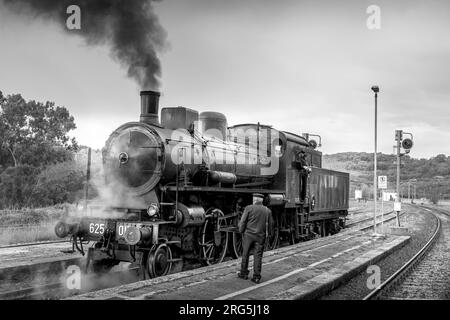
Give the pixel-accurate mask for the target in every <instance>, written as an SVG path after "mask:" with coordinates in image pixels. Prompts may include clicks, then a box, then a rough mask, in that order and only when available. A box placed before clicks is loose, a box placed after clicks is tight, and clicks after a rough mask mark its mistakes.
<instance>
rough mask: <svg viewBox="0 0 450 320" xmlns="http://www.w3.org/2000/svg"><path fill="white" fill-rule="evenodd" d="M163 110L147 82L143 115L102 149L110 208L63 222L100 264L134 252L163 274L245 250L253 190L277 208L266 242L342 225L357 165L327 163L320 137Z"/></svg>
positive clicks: (96, 266)
mask: <svg viewBox="0 0 450 320" xmlns="http://www.w3.org/2000/svg"><path fill="white" fill-rule="evenodd" d="M158 114H159V93H158V92H153V91H142V92H141V115H140V121H139V122H130V123H126V124H124V125H122V126H120V127H119V128H117V129H116V130H115V131H114V132H113V133H112V134H111V135H110V137H109V139H108V140H107V142H106V145H105V147H104V149H103V166H104V178H105V183H106V185H107V187H108V189H109V190H110V193H111V194H112V195H113V197H112V199H109V200H108V201H109V202H108V203H107V208H106V209H104V211H103V212H102V214H101V215H98V216H95V215H94V216H86V217H83V218H81V219H70V220H64V221H60V222H59V223H58V224H57V226H56V227H55V231H56V234H57V235H58V236H60V237H67V236H68V235H71V236H72V240H73V243H74V246H76V247H77V248H78V250H79V251H81V252H82V253H83V254H84V251H85V250H84V248H83V244H85V243H86V242H87V241H91V242H93V245H92V246H90V247H89V248H88V252H87V254H88V266H90V268H92V269H93V270H94V271H95V272H104V271H107V270H109V269H110V268H111V267H113V266H114V265H116V264H118V263H119V262H130V263H132V264H133V265H137V266H139V267H140V269H141V271H142V272H141V274H142V275H143V277H157V276H162V275H165V274H168V273H171V272H175V271H179V270H181V269H182V267H183V263H184V262H185V261H186V260H189V259H195V260H198V261H201V262H203V263H204V264H215V263H218V262H221V261H222V260H223V259H224V257H225V256H226V255H227V254H229V255H231V256H233V257H239V256H240V254H241V250H242V247H241V235H240V234H239V232H238V229H237V224H238V221H239V219H240V216H241V215H242V213H243V210H244V208H245V206H247V205H249V204H251V203H252V198H253V194H254V193H260V194H263V195H264V197H265V199H264V202H265V204H266V205H267V206H268V207H269V208H270V209H271V211H272V215H273V221H274V224H273V228H272V230H270V234H269V239H268V241H266V247H267V249H273V248H275V247H277V246H278V245H280V244H281V243H290V244H293V243H296V242H298V241H301V240H307V239H311V238H314V237H318V236H325V235H328V234H333V233H335V232H338V231H339V230H340V229H341V228H342V227H343V226H344V221H345V216H346V215H347V211H348V197H349V175H348V174H347V173H343V172H337V171H332V170H327V169H323V168H321V167H322V163H321V162H322V156H321V153H320V152H319V151H317V150H315V147H316V144H315V143H314V142H313V141H309V140H308V139H307V138H305V137H303V136H299V135H296V134H293V133H289V132H284V131H279V130H276V129H274V128H272V127H271V126H267V125H262V124H260V123H255V124H240V125H235V126H231V127H228V124H227V119H226V117H225V116H224V115H223V114H221V113H218V112H202V113H200V114H199V113H198V112H197V111H195V110H192V109H189V108H185V107H175V108H163V109H162V110H161V117H159V116H158ZM300 157H303V158H302V159H300ZM305 163H306V166H307V167H308V168H310V169H309V171H306V170H305V169H304V167H305Z"/></svg>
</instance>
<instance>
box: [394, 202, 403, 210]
mask: <svg viewBox="0 0 450 320" xmlns="http://www.w3.org/2000/svg"><path fill="white" fill-rule="evenodd" d="M394 211H398V212H400V211H402V203H401V202H397V201H396V202H394Z"/></svg>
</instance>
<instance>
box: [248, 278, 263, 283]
mask: <svg viewBox="0 0 450 320" xmlns="http://www.w3.org/2000/svg"><path fill="white" fill-rule="evenodd" d="M250 281H251V282H254V283H256V284H259V283H260V282H261V278H255V277H253V278H252V279H251V280H250Z"/></svg>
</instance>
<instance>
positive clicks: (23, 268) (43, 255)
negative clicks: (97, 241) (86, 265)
mask: <svg viewBox="0 0 450 320" xmlns="http://www.w3.org/2000/svg"><path fill="white" fill-rule="evenodd" d="M71 249H72V244H71V243H70V242H68V241H67V242H50V243H42V244H33V245H19V246H8V247H2V248H0V280H4V279H5V278H6V277H8V276H9V275H11V274H21V273H27V274H32V273H34V272H36V271H38V270H39V271H41V270H45V269H52V268H55V266H56V267H59V268H63V267H64V266H66V265H71V264H78V263H80V261H81V258H82V256H81V254H79V253H78V252H76V251H75V252H71Z"/></svg>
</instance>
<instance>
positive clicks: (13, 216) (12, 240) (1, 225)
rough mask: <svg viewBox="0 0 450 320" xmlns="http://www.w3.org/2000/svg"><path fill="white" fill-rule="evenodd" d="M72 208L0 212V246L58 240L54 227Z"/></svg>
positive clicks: (64, 206) (7, 210)
mask: <svg viewBox="0 0 450 320" xmlns="http://www.w3.org/2000/svg"><path fill="white" fill-rule="evenodd" d="M72 207H73V205H70V204H61V205H56V206H52V207H47V208H36V209H35V208H25V209H5V210H0V245H9V244H18V243H28V242H38V241H49V240H58V239H59V238H58V237H57V236H56V234H55V231H54V227H55V225H56V223H57V221H59V220H60V219H61V218H62V217H63V216H64V215H65V214H67V212H68V211H69V210H70V209H71V208H72Z"/></svg>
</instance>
